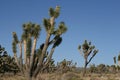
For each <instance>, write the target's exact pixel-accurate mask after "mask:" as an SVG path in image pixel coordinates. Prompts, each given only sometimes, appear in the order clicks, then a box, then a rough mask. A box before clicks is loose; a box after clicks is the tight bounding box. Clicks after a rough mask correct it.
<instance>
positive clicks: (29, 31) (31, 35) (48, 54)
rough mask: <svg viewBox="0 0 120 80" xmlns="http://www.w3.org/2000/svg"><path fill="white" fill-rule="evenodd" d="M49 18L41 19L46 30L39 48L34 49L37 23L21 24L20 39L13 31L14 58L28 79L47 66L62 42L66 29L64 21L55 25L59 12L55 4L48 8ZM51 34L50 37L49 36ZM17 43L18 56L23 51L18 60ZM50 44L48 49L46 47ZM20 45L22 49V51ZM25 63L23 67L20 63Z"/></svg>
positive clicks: (36, 37) (38, 32)
mask: <svg viewBox="0 0 120 80" xmlns="http://www.w3.org/2000/svg"><path fill="white" fill-rule="evenodd" d="M49 14H50V18H49V19H46V18H44V19H43V24H44V28H45V31H46V39H45V42H44V43H42V44H41V45H40V48H38V49H36V44H37V41H38V38H39V34H40V31H41V27H40V25H38V24H33V23H31V22H30V23H28V24H24V25H23V34H22V38H21V40H18V38H17V34H16V33H15V32H13V53H14V56H15V60H16V62H17V64H18V66H19V68H20V70H22V71H23V72H24V73H26V72H27V76H28V79H29V80H31V79H32V78H36V77H37V75H38V73H39V72H40V70H43V69H46V68H47V67H48V66H49V62H51V60H52V55H53V53H54V50H55V48H56V47H57V46H59V45H60V43H61V42H62V37H61V35H62V34H63V33H65V32H66V31H67V28H66V26H65V23H64V22H60V24H59V25H58V27H57V28H56V27H55V19H56V18H57V17H58V16H59V14H60V7H59V6H57V7H56V8H55V9H53V8H50V9H49ZM51 36H52V37H51ZM17 44H18V45H19V44H21V45H19V47H20V48H19V50H20V52H21V53H20V56H21V55H22V52H24V59H23V58H22V56H21V57H20V61H22V60H23V62H19V60H18V58H17ZM49 46H52V47H51V49H49V50H50V51H48V47H49ZM22 47H23V50H24V51H22ZM19 63H22V65H25V67H23V66H21V67H20V64H19Z"/></svg>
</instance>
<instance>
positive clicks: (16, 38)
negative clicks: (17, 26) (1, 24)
mask: <svg viewBox="0 0 120 80" xmlns="http://www.w3.org/2000/svg"><path fill="white" fill-rule="evenodd" d="M13 38H14V42H15V43H18V42H19V41H18V37H17V34H16V32H13Z"/></svg>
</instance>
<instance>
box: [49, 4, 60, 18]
mask: <svg viewBox="0 0 120 80" xmlns="http://www.w3.org/2000/svg"><path fill="white" fill-rule="evenodd" d="M59 14H60V7H59V6H56V8H55V9H53V8H50V9H49V15H50V16H51V17H55V18H57V17H58V16H59Z"/></svg>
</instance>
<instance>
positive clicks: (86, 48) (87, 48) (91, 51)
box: [78, 40, 98, 76]
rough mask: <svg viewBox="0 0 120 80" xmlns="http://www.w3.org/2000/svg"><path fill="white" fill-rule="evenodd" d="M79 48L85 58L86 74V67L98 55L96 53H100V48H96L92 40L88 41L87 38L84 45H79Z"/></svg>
mask: <svg viewBox="0 0 120 80" xmlns="http://www.w3.org/2000/svg"><path fill="white" fill-rule="evenodd" d="M78 50H79V51H80V54H82V56H83V57H84V59H85V65H84V72H83V76H85V73H86V67H87V65H88V64H89V63H90V61H91V60H92V59H93V57H94V56H95V55H96V53H98V50H97V49H95V46H94V45H91V42H88V41H87V40H85V41H84V43H83V44H82V45H79V46H78ZM90 55H91V56H90ZM88 57H90V58H88Z"/></svg>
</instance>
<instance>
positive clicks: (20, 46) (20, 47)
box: [19, 42, 23, 69]
mask: <svg viewBox="0 0 120 80" xmlns="http://www.w3.org/2000/svg"><path fill="white" fill-rule="evenodd" d="M19 49H20V68H21V69H22V66H23V65H22V64H23V62H22V42H19Z"/></svg>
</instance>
